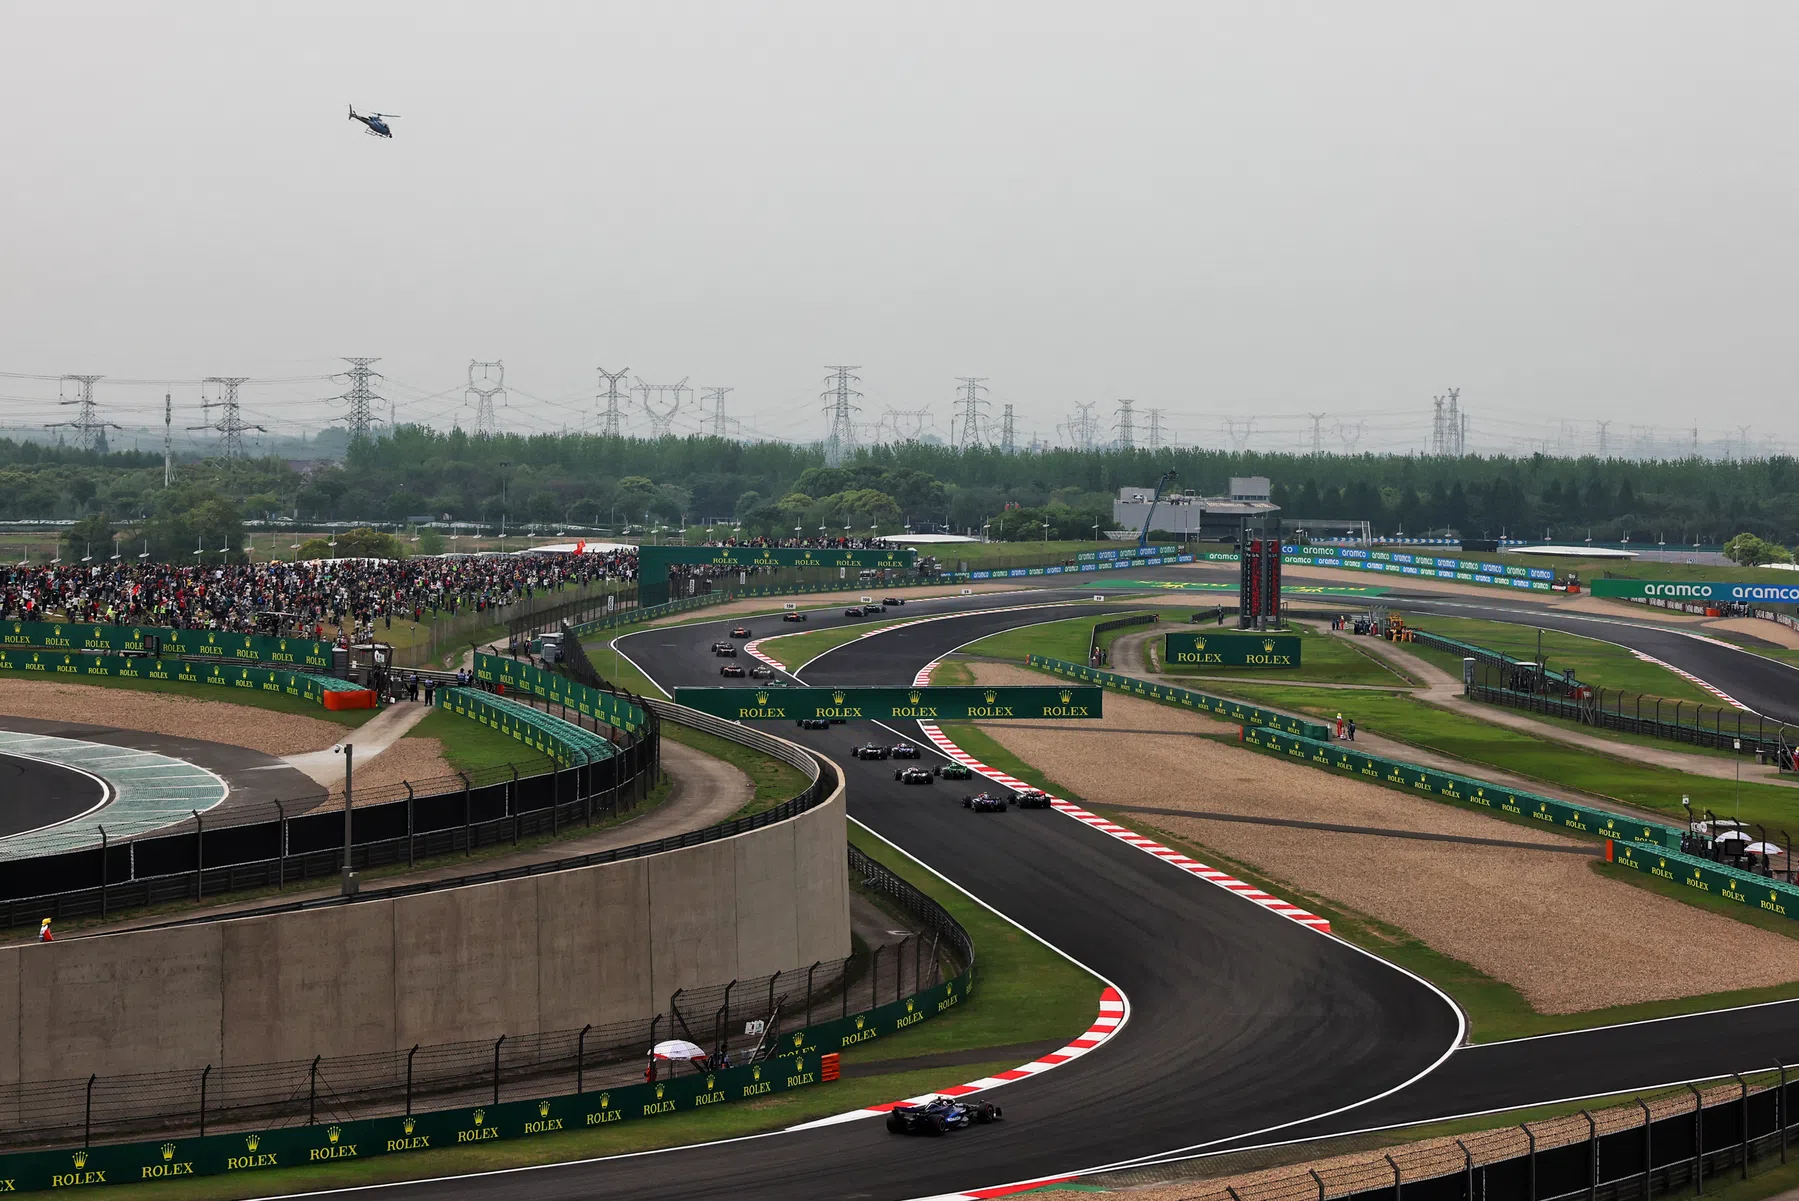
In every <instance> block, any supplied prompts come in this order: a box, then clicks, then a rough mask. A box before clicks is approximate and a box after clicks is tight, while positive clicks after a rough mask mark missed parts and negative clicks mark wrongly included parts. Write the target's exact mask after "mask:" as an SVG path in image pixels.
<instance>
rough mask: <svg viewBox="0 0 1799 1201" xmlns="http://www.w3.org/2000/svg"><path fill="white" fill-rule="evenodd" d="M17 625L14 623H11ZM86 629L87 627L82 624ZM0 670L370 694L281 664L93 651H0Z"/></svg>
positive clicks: (316, 695)
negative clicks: (270, 665)
mask: <svg viewBox="0 0 1799 1201" xmlns="http://www.w3.org/2000/svg"><path fill="white" fill-rule="evenodd" d="M15 624H17V623H15ZM83 628H91V627H83ZM0 671H8V672H12V671H16V672H20V673H22V674H26V675H31V674H34V673H35V674H41V675H44V676H47V677H56V676H76V677H84V678H96V679H114V680H160V681H167V682H170V683H175V684H203V685H213V686H215V687H220V688H249V689H253V690H255V691H258V692H279V693H282V694H284V695H286V696H297V697H301V698H303V699H305V700H309V701H317V702H318V703H319V704H321V705H325V707H326V708H372V707H373V703H374V702H373V698H374V694H373V693H371V692H369V691H368V690H367V689H365V688H363V687H362V686H361V685H360V684H352V683H350V682H349V681H348V680H340V679H337V678H336V677H335V676H320V675H313V674H311V673H310V672H304V671H294V670H290V669H287V668H271V667H249V666H246V665H244V664H241V663H197V662H195V661H193V660H191V659H150V658H146V657H144V656H141V655H95V654H88V653H86V652H84V651H49V650H43V651H38V650H22V649H18V648H14V647H8V648H6V649H4V650H0ZM327 694H332V695H334V696H340V697H343V698H345V699H348V698H351V697H357V698H362V697H366V698H368V699H367V700H366V701H365V702H362V703H353V704H343V703H341V702H340V703H339V704H335V705H333V704H327V702H326V701H325V697H326V695H327Z"/></svg>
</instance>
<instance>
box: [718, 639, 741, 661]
mask: <svg viewBox="0 0 1799 1201" xmlns="http://www.w3.org/2000/svg"><path fill="white" fill-rule="evenodd" d="M712 653H713V654H715V655H718V656H719V657H720V658H725V659H735V658H736V657H737V644H736V643H734V642H715V643H713V644H712Z"/></svg>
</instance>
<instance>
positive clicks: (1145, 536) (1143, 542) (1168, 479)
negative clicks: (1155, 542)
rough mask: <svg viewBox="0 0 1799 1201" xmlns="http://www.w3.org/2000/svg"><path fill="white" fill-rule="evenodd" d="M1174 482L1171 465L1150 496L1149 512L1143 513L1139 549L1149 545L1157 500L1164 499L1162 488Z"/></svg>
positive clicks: (1139, 532)
mask: <svg viewBox="0 0 1799 1201" xmlns="http://www.w3.org/2000/svg"><path fill="white" fill-rule="evenodd" d="M1173 482H1174V468H1172V467H1170V468H1169V469H1168V470H1167V471H1164V472H1163V473H1162V478H1161V479H1159V480H1157V481H1156V492H1155V495H1154V496H1151V497H1150V498H1149V512H1147V513H1145V514H1144V515H1143V528H1142V529H1141V530H1140V531H1138V533H1137V549H1138V550H1143V549H1145V548H1146V547H1148V546H1149V523H1150V522H1152V521H1154V520H1155V518H1156V502H1157V501H1159V500H1161V499H1162V489H1164V488H1166V487H1167V486H1168V485H1169V484H1172V483H1173Z"/></svg>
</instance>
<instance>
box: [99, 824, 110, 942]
mask: <svg viewBox="0 0 1799 1201" xmlns="http://www.w3.org/2000/svg"><path fill="white" fill-rule="evenodd" d="M107 874H108V873H107V870H106V827H105V826H101V827H100V917H101V918H102V920H104V919H105V917H106V877H107Z"/></svg>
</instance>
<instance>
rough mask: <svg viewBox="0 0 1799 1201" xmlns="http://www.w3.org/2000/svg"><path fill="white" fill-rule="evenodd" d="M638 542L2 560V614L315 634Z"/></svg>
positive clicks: (494, 593)
mask: <svg viewBox="0 0 1799 1201" xmlns="http://www.w3.org/2000/svg"><path fill="white" fill-rule="evenodd" d="M636 578H637V552H636V551H635V550H616V551H609V552H607V553H604V554H535V555H440V556H421V557H416V558H410V559H333V560H316V561H310V562H300V563H280V562H272V563H231V564H226V565H224V566H180V565H175V564H169V563H120V564H106V565H103V566H87V565H84V564H55V565H49V566H35V567H32V566H18V565H15V566H11V567H6V568H0V619H10V620H23V621H70V622H92V623H105V624H109V625H153V626H172V627H178V628H182V629H213V630H231V631H237V632H240V633H256V632H264V633H289V634H301V635H311V636H314V637H316V636H319V634H320V633H321V632H322V628H323V626H324V625H326V624H327V623H328V624H331V625H334V626H337V627H339V628H345V627H348V626H350V625H352V624H353V625H354V626H356V627H357V628H367V627H372V626H373V625H374V624H375V623H376V621H377V620H382V619H385V620H386V621H388V622H389V623H390V624H391V622H392V620H393V619H394V618H409V619H411V620H413V621H426V620H429V619H430V618H431V617H432V616H435V615H437V614H445V613H456V612H460V611H464V610H469V609H474V610H477V611H479V610H486V609H490V608H495V607H498V606H502V605H506V604H509V603H510V602H512V601H514V600H518V599H520V598H526V599H529V598H531V597H533V596H535V595H536V594H537V593H539V592H543V591H547V590H552V589H556V588H561V587H564V586H567V585H571V584H573V585H581V584H588V583H592V582H595V581H599V580H635V579H636Z"/></svg>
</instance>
